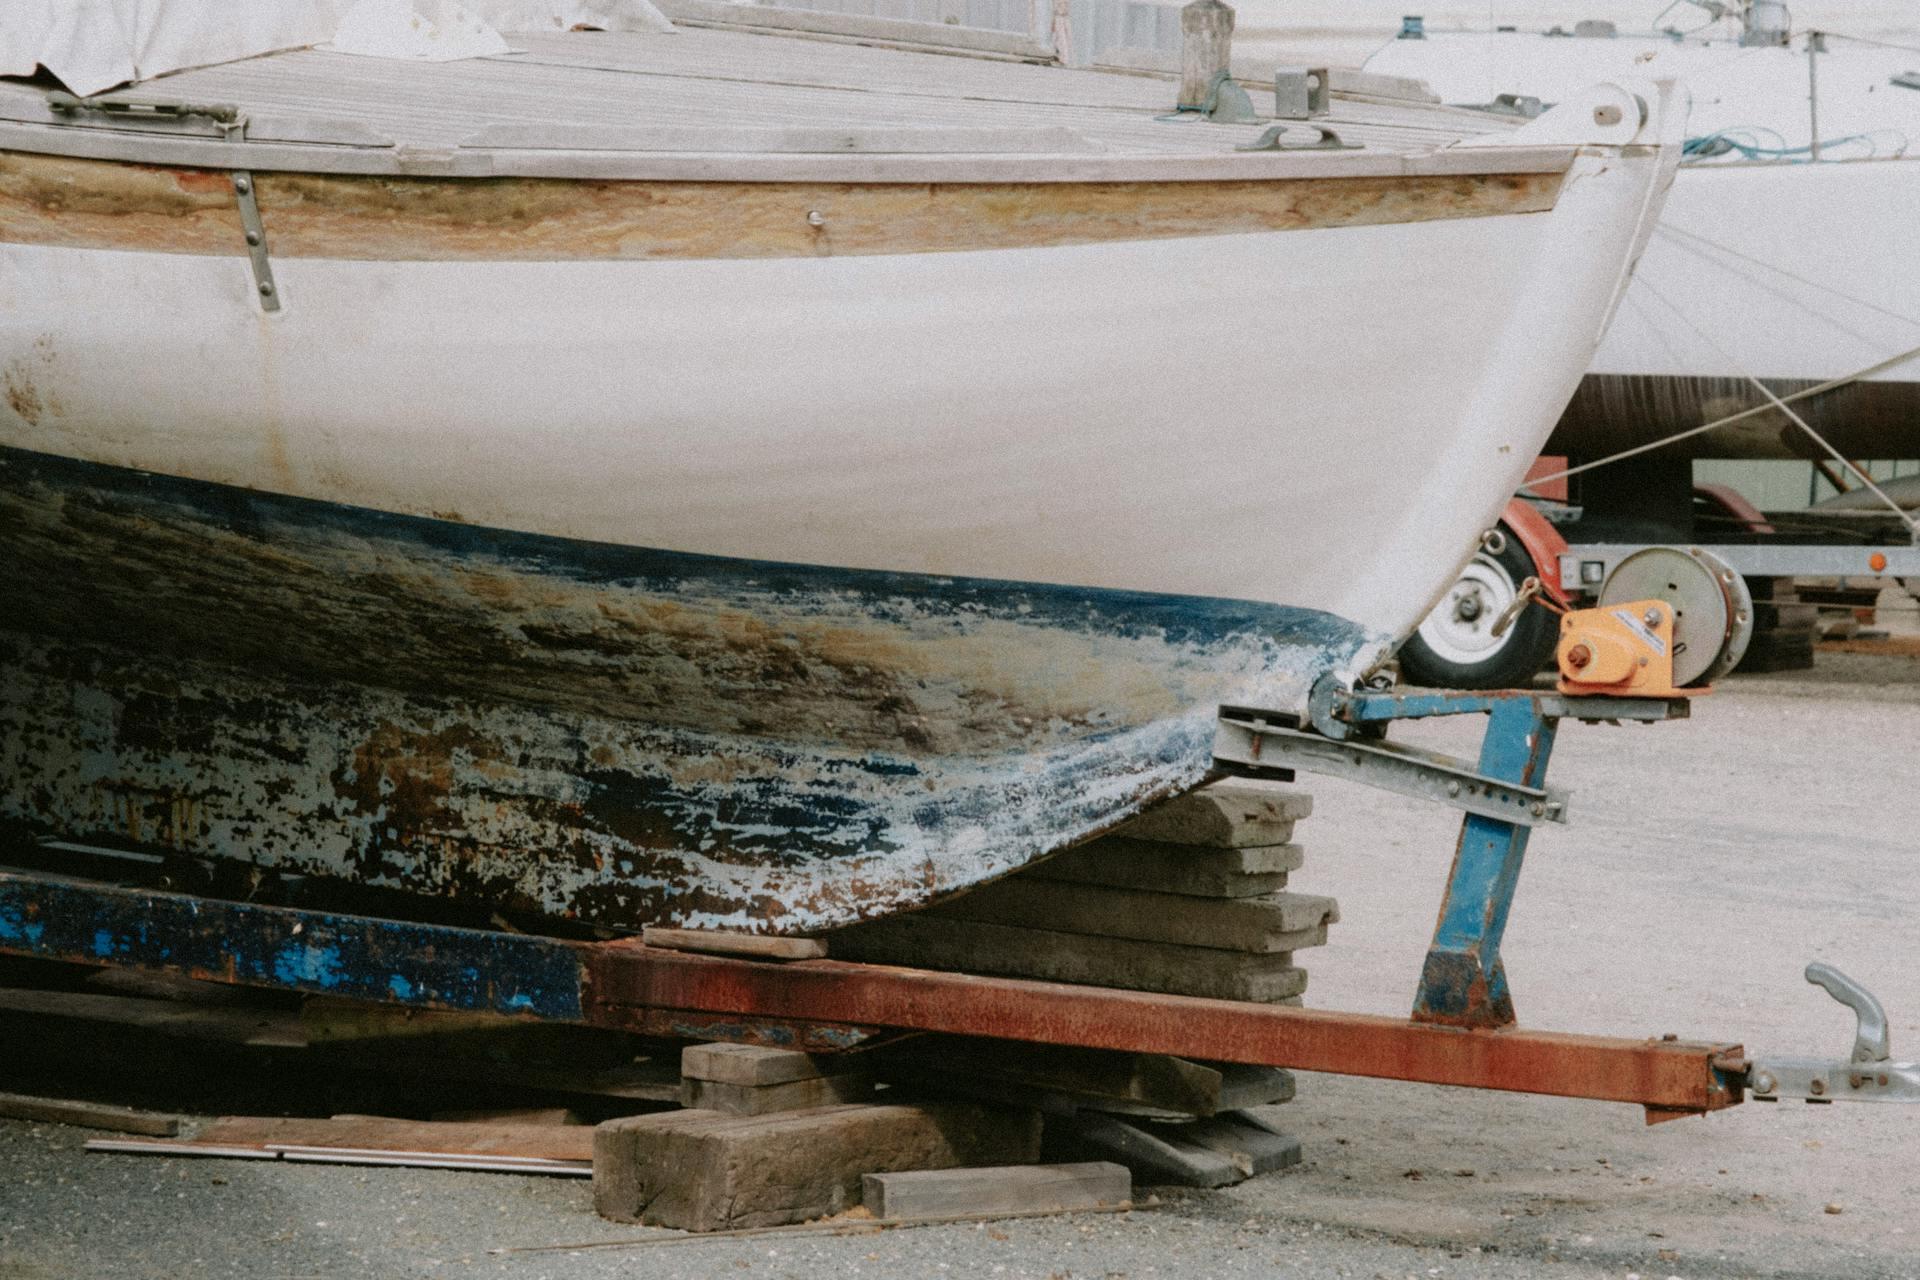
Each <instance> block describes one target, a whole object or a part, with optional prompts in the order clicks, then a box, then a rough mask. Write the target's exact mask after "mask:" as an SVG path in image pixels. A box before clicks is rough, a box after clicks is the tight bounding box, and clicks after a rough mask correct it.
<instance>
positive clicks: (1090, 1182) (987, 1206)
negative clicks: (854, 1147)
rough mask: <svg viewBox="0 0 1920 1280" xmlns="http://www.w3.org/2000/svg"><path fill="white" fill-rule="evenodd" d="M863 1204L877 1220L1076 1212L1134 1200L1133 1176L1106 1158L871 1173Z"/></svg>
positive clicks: (864, 1186) (863, 1181)
mask: <svg viewBox="0 0 1920 1280" xmlns="http://www.w3.org/2000/svg"><path fill="white" fill-rule="evenodd" d="M861 1182H862V1195H861V1199H862V1203H864V1204H865V1205H866V1207H867V1208H868V1209H871V1210H872V1211H873V1216H874V1217H876V1218H886V1219H895V1220H898V1219H904V1218H952V1217H960V1216H973V1215H981V1214H993V1213H1071V1212H1073V1211H1074V1210H1077V1209H1100V1208H1110V1207H1112V1206H1115V1205H1122V1204H1126V1203H1128V1202H1129V1201H1130V1200H1132V1198H1133V1178H1132V1176H1131V1175H1129V1174H1128V1173H1127V1170H1126V1167H1125V1166H1123V1165H1117V1164H1113V1163H1111V1162H1109V1161H1105V1160H1091V1161H1086V1162H1084V1163H1081V1164H1030V1165H1012V1166H1001V1167H998V1168H989V1169H933V1170H926V1171H923V1172H917V1173H870V1174H868V1175H867V1176H866V1177H865V1178H863V1179H862V1180H861Z"/></svg>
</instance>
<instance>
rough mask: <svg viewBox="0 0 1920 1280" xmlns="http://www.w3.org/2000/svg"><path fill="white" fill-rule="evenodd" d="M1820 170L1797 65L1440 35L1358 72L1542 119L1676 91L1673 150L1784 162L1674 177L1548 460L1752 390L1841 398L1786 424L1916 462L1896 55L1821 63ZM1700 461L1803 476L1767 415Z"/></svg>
mask: <svg viewBox="0 0 1920 1280" xmlns="http://www.w3.org/2000/svg"><path fill="white" fill-rule="evenodd" d="M1818 60H1819V71H1818V77H1819V84H1820V87H1821V97H1820V109H1819V121H1820V135H1821V138H1822V139H1823V140H1824V144H1825V145H1824V148H1823V153H1822V160H1821V162H1820V163H1817V164H1816V163H1803V162H1795V161H1796V160H1797V161H1805V160H1806V158H1807V156H1806V154H1805V153H1804V152H1802V153H1800V154H1798V155H1797V156H1796V155H1793V154H1791V153H1792V152H1793V149H1795V148H1801V149H1804V148H1806V147H1807V146H1808V145H1809V139H1810V132H1809V128H1810V119H1809V110H1808V80H1807V56H1806V53H1805V52H1804V49H1803V48H1802V47H1801V46H1800V43H1799V42H1796V45H1795V47H1793V48H1765V47H1762V48H1741V47H1739V46H1738V45H1737V44H1736V43H1733V42H1730V41H1720V42H1715V43H1713V44H1710V45H1709V44H1695V43H1679V44H1677V43H1675V42H1673V41H1671V40H1668V39H1665V38H1656V37H1632V36H1622V37H1619V38H1616V39H1608V38H1598V39H1566V38H1543V37H1541V36H1537V35H1530V34H1525V33H1508V34H1468V33H1458V34H1455V33H1441V34H1437V35H1433V36H1430V37H1429V38H1428V39H1425V40H1396V41H1392V42H1390V43H1389V44H1387V45H1386V46H1385V47H1383V48H1382V49H1381V50H1380V51H1379V52H1378V53H1376V54H1375V55H1374V57H1373V58H1371V59H1370V60H1369V61H1368V63H1367V66H1368V68H1369V69H1370V70H1374V71H1378V72H1381V73H1383V74H1394V75H1408V76H1417V77H1420V78H1424V79H1427V80H1428V81H1429V82H1430V84H1431V85H1432V87H1433V88H1434V90H1435V92H1436V93H1438V94H1439V95H1440V96H1441V97H1442V98H1443V99H1445V100H1446V101H1449V102H1487V101H1490V100H1491V99H1492V98H1493V97H1494V96H1495V95H1496V94H1498V93H1522V94H1530V95H1534V96H1538V97H1540V98H1541V99H1542V100H1544V101H1548V102H1551V101H1554V100H1556V99H1558V98H1560V97H1563V96H1565V95H1566V94H1567V93H1569V92H1571V91H1574V90H1577V89H1578V88H1580V87H1581V86H1583V85H1585V84H1587V83H1590V82H1591V81H1592V80H1593V79H1594V78H1595V77H1598V76H1605V75H1609V74H1619V73H1621V72H1622V71H1624V70H1626V69H1628V68H1633V69H1635V70H1637V71H1638V72H1639V73H1640V74H1674V75H1680V76H1684V77H1686V83H1687V84H1688V86H1689V87H1690V88H1691V90H1692V100H1693V110H1692V113H1691V116H1690V118H1689V120H1688V125H1687V134H1688V136H1689V137H1690V138H1695V139H1701V138H1706V137H1709V136H1711V135H1714V134H1716V133H1722V132H1724V134H1725V135H1726V136H1729V137H1733V138H1737V139H1740V140H1742V141H1745V142H1750V143H1753V144H1757V145H1761V146H1763V147H1766V148H1768V149H1769V150H1770V151H1771V150H1785V151H1787V152H1789V153H1790V154H1789V156H1788V158H1786V159H1782V160H1748V159H1743V158H1742V157H1741V156H1740V155H1739V154H1738V153H1737V152H1735V153H1730V154H1725V155H1722V156H1721V157H1719V158H1709V159H1705V160H1702V161H1701V162H1697V163H1695V162H1689V163H1687V164H1684V165H1683V166H1682V167H1681V169H1680V171H1679V173H1678V175H1677V176H1676V178H1675V181H1674V184H1673V191H1672V194H1671V196H1670V198H1669V199H1668V202H1667V207H1666V210H1665V212H1664V213H1663V215H1662V217H1661V225H1660V227H1659V228H1658V230H1657V231H1656V232H1655V234H1654V237H1653V239H1652V241H1651V242H1650V244H1649V245H1648V247H1647V251H1646V253H1645V255H1644V256H1643V257H1642V259H1641V263H1640V265H1639V267H1638V268H1637V269H1636V271H1635V274H1634V281H1633V284H1632V287H1631V288H1629V289H1628V291H1627V293H1626V295H1625V297H1624V298H1623V300H1622V302H1621V306H1620V311H1619V314H1618V316H1617V318H1616V320H1615V323H1614V324H1613V325H1612V326H1611V327H1610V329H1609V330H1608V332H1607V336H1606V339H1605V341H1604V342H1603V343H1602V344H1601V346H1600V349H1599V351H1598V352H1597V353H1596V355H1595V358H1594V361H1593V364H1592V367H1591V372H1592V373H1593V374H1594V375H1595V378H1594V379H1593V380H1592V381H1590V382H1589V383H1588V384H1587V386H1586V387H1584V388H1583V389H1582V391H1581V393H1580V395H1579V396H1578V398H1577V399H1576V400H1575V402H1574V404H1573V406H1572V408H1571V409H1570V411H1569V414H1568V417H1567V419H1566V420H1565V421H1564V422H1563V423H1562V424H1561V427H1560V429H1559V431H1558V432H1557V433H1556V435H1555V437H1554V441H1553V447H1554V448H1555V449H1558V450H1566V451H1571V452H1574V453H1576V454H1586V455H1592V454H1595V453H1602V452H1610V451H1612V450H1613V449H1616V448H1621V447H1625V446H1628V445H1632V444H1636V443H1640V442H1642V441H1647V440H1653V439H1657V438H1660V437H1662V436H1664V435H1666V434H1669V433H1671V432H1675V431H1680V430H1685V429H1687V428H1689V427H1692V426H1697V425H1699V424H1701V423H1703V422H1705V421H1709V420H1711V419H1714V418H1718V417H1723V416H1726V415H1728V414H1731V413H1735V412H1738V411H1741V410H1743V409H1745V408H1747V407H1749V406H1751V405H1753V404H1756V403H1760V397H1759V396H1758V394H1757V393H1756V392H1755V391H1754V389H1753V387H1752V384H1751V383H1750V382H1749V381H1748V378H1749V377H1757V378H1762V379H1765V380H1767V381H1769V382H1770V383H1773V384H1776V385H1777V386H1778V388H1779V390H1781V391H1783V392H1784V391H1786V390H1789V389H1792V388H1795V387H1798V386H1804V385H1810V384H1814V383H1825V382H1829V381H1833V380H1839V379H1851V378H1853V377H1854V376H1855V375H1857V374H1861V373H1862V371H1867V372H1865V374H1864V377H1863V378H1862V379H1861V381H1863V382H1866V383H1870V384H1874V385H1873V386H1871V387H1864V388H1863V387H1860V386H1858V385H1857V384H1856V385H1854V386H1852V387H1850V388H1845V389H1842V390H1841V391H1839V392H1838V393H1835V394H1828V395H1825V396H1823V397H1817V398H1814V399H1812V400H1808V401H1804V402H1802V403H1800V404H1799V405H1797V406H1796V408H1797V409H1798V411H1799V412H1800V413H1802V415H1803V416H1807V417H1809V418H1810V420H1812V421H1813V422H1814V424H1815V425H1816V426H1817V427H1818V428H1819V429H1820V430H1821V431H1822V433H1823V434H1826V435H1828V436H1829V438H1830V439H1832V440H1833V441H1834V443H1835V444H1836V446H1838V447H1839V448H1841V449H1843V450H1844V451H1847V452H1849V453H1850V454H1852V455H1853V456H1865V457H1913V456H1916V455H1920V358H1912V359H1896V358H1895V357H1900V356H1902V355H1904V353H1907V352H1909V351H1913V350H1914V349H1915V348H1920V306H1916V304H1915V299H1916V298H1920V253H1916V252H1915V247H1916V239H1915V235H1914V231H1913V220H1912V216H1911V211H1912V209H1913V207H1914V204H1915V201H1916V199H1917V198H1920V157H1907V156H1904V155H1902V154H1901V152H1902V151H1903V150H1904V148H1905V147H1906V146H1907V145H1908V142H1909V140H1910V139H1913V140H1920V92H1916V91H1915V90H1912V89H1907V88H1901V87H1899V86H1896V85H1892V84H1890V83H1889V80H1890V77H1891V76H1892V75H1893V74H1896V73H1898V72H1901V71H1903V70H1906V69H1908V68H1909V66H1910V64H1911V62H1912V55H1911V54H1908V53H1905V52H1901V51H1898V50H1884V49H1875V48H1870V47H1861V46H1858V45H1851V44H1846V43H1842V42H1840V41H1838V40H1836V41H1835V43H1834V44H1833V45H1832V47H1831V48H1830V49H1829V50H1828V51H1827V52H1825V53H1823V54H1821V55H1819V59H1818ZM1681 448H1682V451H1683V452H1691V453H1693V454H1695V455H1697V456H1710V457H1755V458H1788V457H1807V456H1812V455H1811V453H1810V452H1809V450H1811V449H1813V448H1814V446H1812V445H1811V444H1810V443H1809V442H1807V441H1806V440H1805V437H1804V436H1803V435H1802V434H1801V433H1800V432H1799V431H1798V429H1797V428H1794V427H1793V426H1792V425H1791V424H1790V423H1788V422H1787V421H1786V420H1785V419H1784V418H1783V417H1782V416H1780V415H1777V414H1767V415H1759V416H1756V417H1753V418H1749V419H1746V420H1744V421H1742V422H1740V423H1736V424H1733V425H1730V426H1729V427H1727V428H1724V429H1721V430H1719V431H1716V432H1713V433H1710V434H1709V435H1706V436H1701V437H1695V438H1693V439H1691V440H1689V441H1687V442H1685V443H1684V444H1683V446H1682V447H1681Z"/></svg>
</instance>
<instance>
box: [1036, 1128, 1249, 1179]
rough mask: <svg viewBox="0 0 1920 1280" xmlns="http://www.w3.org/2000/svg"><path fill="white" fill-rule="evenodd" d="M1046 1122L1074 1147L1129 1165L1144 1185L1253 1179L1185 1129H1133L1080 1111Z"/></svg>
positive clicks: (1227, 1158)
mask: <svg viewBox="0 0 1920 1280" xmlns="http://www.w3.org/2000/svg"><path fill="white" fill-rule="evenodd" d="M1048 1123H1049V1124H1053V1125H1058V1126H1060V1127H1061V1128H1062V1129H1063V1130H1064V1131H1065V1136H1066V1137H1067V1140H1068V1141H1069V1143H1070V1144H1071V1145H1072V1146H1074V1147H1075V1148H1077V1149H1081V1150H1085V1151H1088V1152H1091V1153H1097V1154H1099V1155H1102V1156H1105V1157H1107V1158H1108V1159H1111V1160H1115V1161H1118V1162H1119V1163H1121V1164H1124V1165H1126V1166H1127V1168H1129V1169H1131V1170H1133V1172H1134V1174H1135V1175H1136V1176H1138V1177H1139V1179H1140V1180H1141V1181H1142V1182H1146V1183H1150V1184H1151V1183H1158V1184H1162V1185H1172V1186H1181V1187H1225V1186H1231V1185H1232V1184H1233V1183H1236V1182H1244V1181H1246V1180H1247V1179H1248V1178H1249V1177H1251V1176H1252V1175H1251V1174H1249V1173H1247V1172H1246V1171H1244V1170H1242V1169H1241V1167H1240V1166H1239V1165H1238V1164H1236V1163H1235V1162H1234V1161H1233V1159H1232V1158H1231V1157H1230V1156H1225V1155H1222V1154H1220V1153H1219V1152H1218V1151H1213V1150H1210V1149H1209V1148H1207V1147H1203V1146H1201V1145H1199V1144H1198V1143H1194V1142H1188V1141H1186V1140H1185V1139H1184V1138H1182V1137H1181V1136H1180V1132H1181V1130H1182V1128H1184V1127H1185V1126H1181V1125H1153V1126H1150V1127H1149V1126H1145V1125H1135V1124H1130V1123H1128V1122H1127V1121H1125V1120H1122V1119H1120V1118H1119V1117H1118V1116H1109V1115H1103V1114H1101V1113H1100V1112H1098V1111H1080V1112H1076V1113H1075V1114H1073V1115H1071V1116H1065V1117H1055V1118H1053V1119H1052V1120H1049V1121H1048Z"/></svg>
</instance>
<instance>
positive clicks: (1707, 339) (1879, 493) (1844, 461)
mask: <svg viewBox="0 0 1920 1280" xmlns="http://www.w3.org/2000/svg"><path fill="white" fill-rule="evenodd" d="M1640 283H1641V284H1642V285H1643V286H1644V287H1645V288H1646V290H1647V292H1649V293H1651V294H1652V295H1653V296H1654V297H1656V298H1658V299H1659V300H1660V301H1661V302H1663V303H1665V304H1666V306H1667V308H1668V310H1670V311H1672V312H1673V313H1674V314H1675V315H1677V316H1679V317H1680V320H1681V322H1682V323H1684V324H1685V325H1686V326H1687V327H1688V328H1689V329H1692V330H1693V331H1694V333H1695V334H1696V335H1697V336H1698V337H1699V338H1700V340H1701V341H1702V342H1704V343H1706V344H1707V345H1708V346H1710V347H1712V348H1713V349H1714V351H1715V352H1716V353H1717V354H1718V355H1719V356H1720V358H1721V359H1723V360H1725V361H1726V362H1727V363H1728V364H1730V365H1732V366H1733V367H1734V368H1736V369H1738V370H1740V373H1741V376H1742V377H1743V378H1745V379H1746V380H1747V381H1748V382H1750V383H1752V384H1753V386H1754V388H1755V389H1756V390H1757V391H1759V392H1760V394H1761V395H1763V396H1765V397H1766V398H1767V400H1768V401H1769V402H1770V403H1771V405H1772V407H1774V408H1776V409H1778V410H1780V412H1782V413H1784V414H1786V415H1787V417H1789V418H1791V419H1792V420H1793V423H1794V425H1795V426H1797V427H1799V428H1800V429H1801V430H1802V431H1804V432H1806V433H1807V435H1808V436H1809V437H1811V438H1812V440H1813V442H1814V443H1815V444H1817V445H1819V446H1820V447H1821V448H1822V449H1824V450H1826V451H1827V453H1828V454H1830V455H1831V456H1832V457H1833V460H1834V461H1835V462H1838V463H1839V464H1840V465H1841V466H1843V467H1845V468H1846V469H1847V470H1848V471H1849V472H1851V473H1852V474H1853V475H1854V477H1855V478H1856V479H1858V480H1859V481H1860V483H1861V484H1863V485H1865V486H1866V487H1867V489H1868V490H1869V491H1870V492H1872V494H1873V495H1874V496H1875V497H1877V498H1879V499H1880V501H1882V502H1884V503H1886V504H1887V509H1888V510H1889V511H1891V512H1893V514H1894V515H1896V516H1898V517H1899V518H1900V522H1901V523H1902V524H1904V525H1906V526H1907V529H1908V531H1909V532H1913V533H1920V519H1915V518H1914V517H1913V516H1911V515H1908V514H1907V510H1906V508H1905V507H1902V506H1901V505H1900V504H1899V503H1897V502H1895V501H1894V500H1893V499H1892V498H1890V497H1888V496H1887V492H1886V490H1884V489H1882V488H1881V487H1880V486H1879V485H1878V484H1875V483H1874V479H1873V477H1872V476H1870V475H1868V474H1867V473H1866V472H1865V471H1862V470H1861V469H1860V468H1859V467H1858V466H1857V465H1855V464H1854V462H1853V460H1852V459H1851V458H1849V457H1847V456H1846V455H1845V454H1843V453H1841V452H1840V451H1839V450H1838V449H1836V448H1834V447H1833V446H1832V445H1831V444H1829V443H1827V438H1826V437H1825V436H1823V435H1821V434H1820V433H1819V432H1818V431H1815V430H1814V429H1813V427H1812V426H1811V425H1809V424H1808V422H1807V420H1806V419H1805V418H1803V417H1801V416H1800V415H1799V414H1798V413H1795V412H1794V411H1793V408H1792V407H1791V406H1790V405H1788V404H1787V402H1786V401H1785V400H1782V399H1781V398H1780V397H1779V396H1777V395H1775V394H1774V393H1773V389H1772V388H1771V387H1769V386H1767V384H1766V383H1764V382H1762V381H1760V379H1758V378H1756V377H1754V376H1753V374H1751V373H1749V372H1748V371H1747V369H1746V366H1745V365H1744V364H1742V363H1741V362H1740V361H1739V360H1737V359H1735V358H1734V357H1733V355H1732V354H1731V353H1729V352H1728V351H1727V349H1726V348H1725V347H1723V346H1721V345H1720V344H1719V343H1718V342H1715V341H1714V340H1713V336H1712V335H1711V334H1709V333H1708V332H1707V331H1706V330H1704V329H1702V328H1701V327H1700V326H1699V325H1697V324H1695V323H1694V322H1693V319H1692V318H1691V317H1690V316H1688V315H1687V314H1686V313H1685V312H1684V311H1682V310H1681V309H1680V308H1679V307H1677V306H1675V305H1674V303H1673V300H1672V299H1671V298H1669V297H1667V296H1666V295H1665V294H1664V293H1662V292H1660V290H1659V289H1657V288H1655V287H1654V286H1653V285H1651V284H1649V283H1647V281H1645V280H1641V281H1640ZM1759 407H1762V408H1764V407H1765V406H1759Z"/></svg>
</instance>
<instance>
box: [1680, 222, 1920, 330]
mask: <svg viewBox="0 0 1920 1280" xmlns="http://www.w3.org/2000/svg"><path fill="white" fill-rule="evenodd" d="M1654 232H1655V234H1657V235H1662V236H1666V237H1668V238H1670V239H1681V240H1692V241H1694V242H1695V243H1697V244H1702V245H1705V246H1707V247H1708V248H1710V249H1714V250H1717V251H1718V252H1720V253H1724V254H1726V255H1727V256H1728V257H1730V258H1738V259H1740V260H1741V261H1742V262H1747V263H1751V264H1752V265H1754V266H1756V267H1759V268H1761V269H1762V270H1763V271H1771V272H1773V273H1774V274H1775V275H1778V276H1784V277H1786V278H1787V279H1788V280H1791V281H1793V282H1794V283H1795V284H1803V285H1805V286H1807V288H1809V289H1815V290H1818V291H1819V292H1821V293H1825V294H1829V295H1831V296H1833V297H1835V298H1838V299H1840V300H1841V301H1843V302H1851V303H1853V304H1854V305H1855V306H1857V307H1863V308H1865V309H1866V310H1868V311H1874V312H1878V313H1879V314H1880V315H1883V316H1885V317H1886V318H1887V319H1889V320H1898V321H1899V322H1900V323H1902V324H1909V325H1913V326H1914V327H1915V328H1920V317H1916V316H1910V315H1906V314H1904V313H1902V312H1899V311H1894V310H1891V309H1890V308H1887V307H1883V306H1881V305H1880V304H1878V303H1876V302H1869V301H1867V300H1866V299H1865V298H1861V297H1856V296H1855V295H1853V294H1851V293H1847V292H1845V291H1844V290H1841V289H1836V288H1834V287H1833V286H1832V285H1830V284H1826V283H1824V282H1822V281H1819V280H1814V279H1811V278H1809V277H1807V276H1803V275H1800V274H1799V273H1797V272H1793V271H1789V270H1787V269H1786V268H1785V267H1783V266H1781V265H1780V264H1778V263H1776V262H1768V261H1767V260H1766V259H1765V258H1756V257H1754V256H1753V255H1752V254H1750V253H1743V252H1741V251H1740V250H1738V249H1736V248H1734V247H1733V246H1732V245H1730V244H1725V243H1723V242H1721V241H1719V240H1715V239H1713V238H1711V237H1709V236H1703V235H1701V234H1700V233H1699V232H1697V231H1686V230H1683V229H1682V228H1680V227H1671V226H1668V225H1667V224H1666V223H1664V222H1662V223H1660V224H1659V225H1658V226H1656V227H1655V228H1654Z"/></svg>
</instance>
